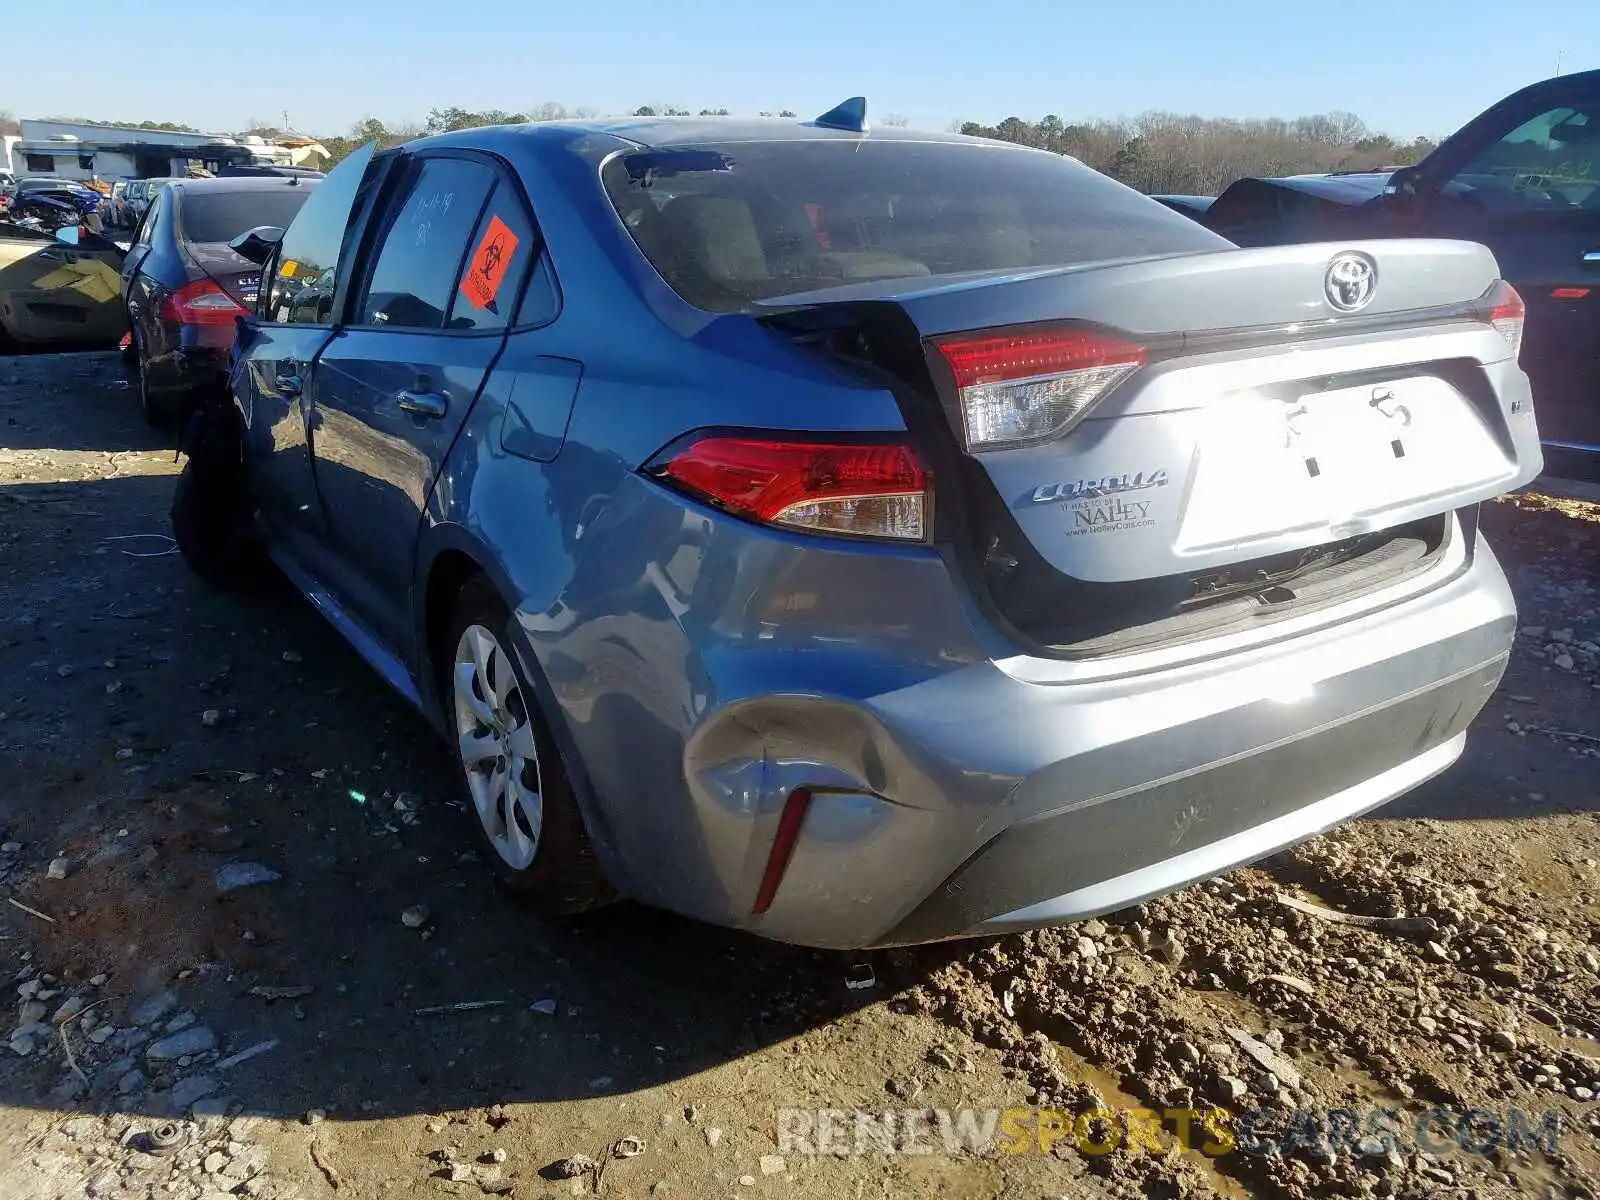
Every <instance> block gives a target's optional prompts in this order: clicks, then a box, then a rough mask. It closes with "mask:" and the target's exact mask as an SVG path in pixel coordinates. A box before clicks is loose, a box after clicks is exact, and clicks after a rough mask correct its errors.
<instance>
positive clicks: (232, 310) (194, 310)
mask: <svg viewBox="0 0 1600 1200" xmlns="http://www.w3.org/2000/svg"><path fill="white" fill-rule="evenodd" d="M244 312H245V308H244V305H242V304H240V303H239V302H238V301H237V300H235V299H234V298H233V297H232V296H230V295H228V293H227V292H225V291H223V290H222V285H221V284H219V283H217V282H216V281H215V280H212V279H196V280H195V281H194V282H193V283H186V284H184V285H183V286H182V287H181V288H179V289H178V290H177V291H175V292H173V293H172V294H171V295H170V296H168V297H167V299H166V301H165V303H163V304H162V306H161V316H162V318H163V319H165V320H168V321H176V322H177V323H178V324H180V325H232V324H233V322H234V318H235V317H238V316H242V315H243V314H244Z"/></svg>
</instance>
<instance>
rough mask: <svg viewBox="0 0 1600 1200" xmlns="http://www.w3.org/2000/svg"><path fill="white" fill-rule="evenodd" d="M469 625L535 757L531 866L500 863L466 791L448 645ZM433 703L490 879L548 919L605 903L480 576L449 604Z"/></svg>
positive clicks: (561, 770)
mask: <svg viewBox="0 0 1600 1200" xmlns="http://www.w3.org/2000/svg"><path fill="white" fill-rule="evenodd" d="M471 625H481V626H482V627H483V628H485V629H487V630H490V631H491V632H492V633H493V634H494V635H495V638H496V640H497V641H498V642H499V643H500V648H501V649H502V650H503V651H504V652H505V654H506V657H507V658H508V659H509V660H510V662H511V669H512V670H513V671H514V672H515V673H516V677H517V685H518V687H519V688H520V689H521V692H522V698H523V703H524V705H526V707H527V710H528V718H529V720H531V721H532V722H533V728H534V736H535V745H536V748H537V752H538V756H539V787H540V797H541V800H542V802H543V806H542V822H541V826H540V830H539V844H538V848H537V849H536V850H535V852H534V858H533V862H532V863H530V864H529V865H528V866H527V867H525V868H523V869H521V870H518V869H516V868H514V867H512V866H511V865H510V864H509V863H507V862H506V861H505V859H503V858H501V857H500V853H499V851H497V850H496V849H495V848H494V843H493V842H491V841H490V839H489V833H488V831H487V830H486V829H484V827H483V821H482V820H481V819H480V818H479V816H478V813H477V809H476V808H475V807H474V805H473V801H472V793H471V789H470V788H469V787H468V786H467V780H466V771H467V768H466V765H465V763H464V762H463V761H462V758H461V749H460V745H459V742H458V739H457V737H456V725H455V681H454V667H455V654H456V647H457V645H459V644H460V641H461V635H462V634H463V633H464V632H465V631H466V629H467V628H468V627H469V626H471ZM438 656H439V659H438V661H439V697H440V703H441V708H442V709H443V715H444V719H445V730H446V734H447V737H448V740H449V742H450V756H451V758H452V759H454V761H455V769H456V778H457V781H458V786H459V788H460V792H461V795H462V797H463V798H464V800H465V802H466V808H467V819H468V820H469V821H470V822H471V824H472V828H473V831H474V834H475V836H476V838H477V841H478V846H479V849H480V852H481V853H482V855H483V857H484V859H485V861H487V862H488V864H489V868H490V870H491V871H493V872H494V875H495V877H496V878H497V879H498V880H499V881H500V883H501V884H502V885H503V886H504V887H505V888H506V889H507V890H509V891H511V892H512V893H514V894H515V895H516V896H517V897H518V898H520V899H522V900H524V901H526V902H527V903H528V904H530V905H531V906H532V907H533V908H535V909H536V910H538V911H540V912H542V913H545V914H547V915H550V916H562V915H570V914H574V913H579V912H584V911H586V910H588V909H592V908H595V907H597V906H598V905H600V904H603V903H606V902H607V901H608V900H610V899H612V898H613V896H614V893H613V892H612V891H611V889H610V886H609V885H608V884H607V883H606V882H605V880H604V876H603V875H602V874H601V872H600V870H599V867H598V864H597V863H596V862H595V858H594V851H593V847H592V846H591V844H590V841H589V836H588V832H587V830H586V829H585V827H584V823H583V814H582V813H581V811H580V810H579V808H578V804H577V800H576V798H575V797H574V795H573V791H572V783H571V779H570V776H569V775H568V772H567V768H566V763H565V762H564V761H563V759H562V756H561V752H560V749H559V748H558V746H557V744H556V740H555V738H554V737H553V736H552V734H551V730H550V722H549V720H548V719H547V717H546V716H545V712H544V705H543V701H542V700H541V698H540V695H539V690H538V688H537V687H535V685H534V683H533V681H532V680H530V679H529V678H528V673H527V671H526V670H525V669H524V668H523V664H522V659H521V655H520V652H519V650H518V642H517V639H516V637H515V631H514V630H513V628H512V621H511V613H510V610H509V609H508V608H507V607H506V605H505V603H504V602H503V601H502V600H501V599H500V597H499V595H498V594H497V593H496V592H495V591H494V589H493V587H492V586H491V585H490V584H489V583H488V581H487V580H486V579H484V578H483V577H481V576H480V577H478V578H476V579H473V580H471V581H470V582H468V583H467V585H466V586H465V587H464V588H462V590H461V593H460V595H459V596H458V597H457V599H456V604H455V611H454V614H453V616H452V618H451V621H450V629H449V632H448V634H447V635H446V640H445V642H444V643H443V644H442V645H440V646H439V648H438Z"/></svg>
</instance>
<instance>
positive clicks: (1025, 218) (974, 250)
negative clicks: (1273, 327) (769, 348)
mask: <svg viewBox="0 0 1600 1200" xmlns="http://www.w3.org/2000/svg"><path fill="white" fill-rule="evenodd" d="M601 178H602V182H603V183H604V185H605V189H606V192H607V194H608V195H609V196H610V198H611V201H612V203H613V204H614V205H615V206H616V208H617V212H618V214H619V215H620V216H621V217H622V220H623V224H624V225H625V226H626V227H627V229H628V231H629V233H631V234H632V235H633V239H634V241H635V242H636V243H638V245H639V248H640V249H641V250H642V251H643V252H644V254H645V256H646V257H647V258H648V259H649V260H650V261H651V263H653V264H654V266H655V267H656V269H657V270H658V271H659V272H660V273H661V275H662V277H663V278H664V279H665V280H666V281H667V282H668V283H669V284H671V285H672V287H673V288H674V289H675V290H676V291H677V292H678V293H679V294H680V295H681V296H683V297H684V299H686V300H687V301H688V302H689V303H691V304H693V305H696V306H697V307H699V308H703V309H709V310H711V311H714V312H737V311H740V310H742V309H745V308H747V307H748V306H749V305H751V304H754V303H756V302H758V301H760V300H763V299H770V298H772V297H776V296H784V295H791V294H794V293H798V292H806V291H813V290H818V289H822V288H832V287H840V286H845V285H849V284H863V283H876V282H879V281H882V280H889V279H907V280H910V279H914V278H918V277H927V276H941V275H955V274H962V273H966V272H975V271H993V270H1026V269H1028V268H1031V267H1047V266H1058V265H1063V264H1072V263H1079V262H1090V261H1096V260H1100V259H1108V258H1123V257H1132V256H1136V255H1145V254H1175V253H1183V252H1187V251H1203V250H1215V249H1222V248H1226V247H1227V245H1228V243H1227V242H1225V241H1223V240H1222V239H1221V238H1219V237H1218V236H1217V235H1215V234H1213V233H1211V232H1209V231H1208V230H1206V229H1204V228H1202V227H1201V226H1199V225H1198V224H1196V223H1195V222H1193V221H1191V220H1189V219H1188V218H1187V217H1183V216H1180V215H1178V214H1177V213H1175V212H1173V211H1172V210H1171V209H1169V208H1166V207H1165V206H1163V205H1161V204H1158V203H1156V202H1155V201H1154V200H1151V199H1149V198H1148V197H1145V196H1140V195H1138V194H1137V193H1135V192H1133V191H1131V190H1129V189H1128V188H1125V187H1123V186H1122V185H1121V184H1118V183H1115V182H1113V181H1112V180H1110V179H1108V178H1106V177H1105V176H1104V175H1100V174H1098V173H1096V172H1094V171H1091V170H1089V169H1088V168H1087V167H1085V166H1083V165H1082V164H1081V163H1077V162H1074V161H1072V160H1069V159H1065V158H1062V157H1061V156H1059V155H1054V154H1046V153H1043V152H1029V151H1023V150H1017V149H1012V148H1009V147H1002V146H998V145H992V144H991V145H971V144H967V143H961V142H913V141H888V140H886V141H882V142H876V141H870V140H858V139H850V140H848V141H846V140H843V139H839V140H834V139H827V140H820V139H819V140H816V141H772V142H737V143H736V142H724V143H719V144H716V145H712V146H701V147H693V146H689V147H682V148H676V149H670V150H641V151H636V152H633V153H630V154H623V155H619V156H617V157H616V158H613V159H612V160H611V161H609V162H608V163H607V164H606V166H605V168H604V169H603V171H602V175H601Z"/></svg>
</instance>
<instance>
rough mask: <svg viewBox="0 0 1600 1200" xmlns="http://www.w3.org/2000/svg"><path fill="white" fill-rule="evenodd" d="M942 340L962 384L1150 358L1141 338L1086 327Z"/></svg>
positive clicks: (1137, 362) (943, 352) (941, 349)
mask: <svg viewBox="0 0 1600 1200" xmlns="http://www.w3.org/2000/svg"><path fill="white" fill-rule="evenodd" d="M936 344H937V346H938V347H939V353H940V354H941V355H943V356H944V360H945V362H947V363H949V364H950V372H951V374H953V375H954V376H955V377H956V386H957V387H958V388H969V387H975V386H977V385H979V384H984V383H1005V382H1008V381H1010V380H1014V379H1034V378H1037V377H1039V376H1043V375H1065V374H1066V373H1068V372H1069V371H1082V370H1085V369H1087V368H1089V367H1108V366H1125V365H1135V366H1139V365H1143V363H1144V361H1145V348H1144V347H1143V346H1141V345H1139V344H1138V343H1137V342H1125V341H1123V340H1121V339H1120V338H1111V337H1103V336H1101V335H1099V334H1095V333H1088V332H1084V331H1081V330H1059V329H1058V330H1045V331H1040V332H1023V333H1004V334H997V335H991V336H983V337H971V336H962V337H957V338H945V339H942V340H940V341H939V342H937V343H936Z"/></svg>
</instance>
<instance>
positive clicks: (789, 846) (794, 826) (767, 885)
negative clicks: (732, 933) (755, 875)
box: [750, 788, 811, 913]
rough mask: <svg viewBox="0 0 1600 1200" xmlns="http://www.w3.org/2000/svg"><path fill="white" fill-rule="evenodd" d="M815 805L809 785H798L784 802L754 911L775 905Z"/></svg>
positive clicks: (762, 910)
mask: <svg viewBox="0 0 1600 1200" xmlns="http://www.w3.org/2000/svg"><path fill="white" fill-rule="evenodd" d="M810 806H811V792H810V790H809V789H808V788H796V789H795V790H794V791H792V792H790V793H789V798H788V799H787V800H785V801H784V802H783V812H782V814H781V815H779V817H778V831H777V833H775V834H774V835H773V838H772V849H771V850H769V851H768V852H767V869H766V870H765V871H763V872H762V873H761V886H760V888H759V889H757V891H756V902H755V904H754V905H753V906H752V907H751V909H750V911H751V912H752V913H764V912H766V911H767V909H769V908H771V907H772V901H773V898H774V897H776V896H777V894H778V885H779V884H780V883H782V882H783V873H784V872H785V871H787V870H788V869H789V859H790V858H792V857H793V856H794V846H795V843H796V842H798V841H799V840H800V826H802V825H803V824H805V820H806V809H807V808H809V807H810Z"/></svg>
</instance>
